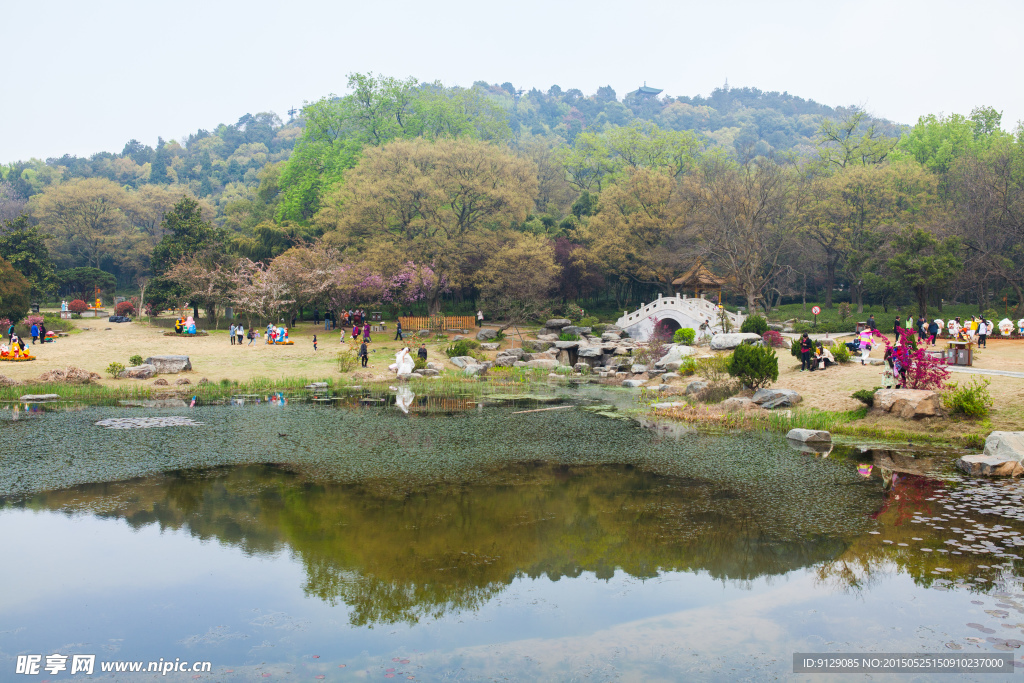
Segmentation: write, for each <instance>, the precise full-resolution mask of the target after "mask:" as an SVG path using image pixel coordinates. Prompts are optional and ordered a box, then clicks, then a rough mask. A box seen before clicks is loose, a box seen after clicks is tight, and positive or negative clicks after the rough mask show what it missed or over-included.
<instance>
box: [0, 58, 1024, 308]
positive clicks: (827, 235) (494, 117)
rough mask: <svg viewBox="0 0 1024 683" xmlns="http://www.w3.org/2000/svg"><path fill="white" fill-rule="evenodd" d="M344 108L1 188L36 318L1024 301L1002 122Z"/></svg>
mask: <svg viewBox="0 0 1024 683" xmlns="http://www.w3.org/2000/svg"><path fill="white" fill-rule="evenodd" d="M347 85H348V91H349V92H350V94H348V95H345V96H342V97H336V96H327V97H324V98H322V99H321V100H318V101H315V102H311V103H308V104H307V105H306V106H305V107H303V109H302V111H301V112H300V113H298V115H297V116H296V117H295V118H294V119H293V120H291V121H289V122H288V123H284V122H282V121H281V119H279V118H278V117H277V116H276V115H274V114H270V113H260V114H256V115H255V116H253V115H249V114H246V115H245V116H243V117H242V118H240V119H239V120H238V121H237V122H236V123H235V124H232V125H220V126H218V127H217V128H216V129H215V130H214V131H212V132H208V131H204V130H200V131H198V132H197V133H195V134H194V135H190V136H188V138H187V139H185V140H182V141H173V140H172V141H167V142H165V141H164V140H162V139H161V140H159V141H158V144H157V146H156V148H151V147H148V146H146V145H143V144H141V143H139V142H138V141H135V140H132V141H130V142H128V143H127V144H126V145H125V147H124V149H123V150H122V151H121V152H119V153H100V154H96V155H94V156H92V157H90V158H88V159H85V158H77V157H70V156H65V157H62V158H60V159H47V160H46V161H45V162H44V161H40V160H34V159H33V160H30V161H27V162H16V163H11V164H8V165H5V166H0V221H2V226H3V227H2V230H0V257H3V258H5V259H7V260H8V261H10V262H11V263H13V264H14V265H15V267H16V268H18V269H19V270H21V271H22V273H23V274H24V275H25V276H26V277H27V278H28V279H29V281H30V282H31V283H32V286H33V288H34V289H35V291H36V294H35V296H36V297H37V298H38V297H39V296H43V295H45V294H46V293H50V294H55V293H56V292H58V291H65V292H67V291H69V287H75V286H79V285H80V283H81V280H82V277H83V271H82V269H83V268H93V269H97V270H98V271H103V272H106V273H110V274H111V275H112V276H113V279H114V280H116V286H117V287H118V288H120V290H122V291H123V290H126V289H128V290H133V289H135V288H136V287H137V286H138V285H139V284H140V283H146V282H149V280H150V279H153V282H152V285H151V289H150V296H147V300H150V301H151V302H152V303H154V305H156V306H157V308H161V307H166V306H170V305H174V304H179V303H181V302H182V301H184V300H191V301H193V302H195V301H199V300H201V301H202V302H205V305H206V306H207V307H208V308H213V309H216V307H217V306H218V305H220V306H223V305H232V304H233V305H235V306H236V307H237V306H238V305H239V300H240V299H241V298H243V297H242V294H240V292H242V290H243V289H244V290H245V291H246V292H247V294H246V295H245V296H246V297H250V298H251V297H256V298H259V297H260V296H263V299H261V301H263V303H261V304H260V305H261V306H263V307H265V308H266V307H268V306H269V308H268V309H267V311H268V312H269V311H271V309H273V308H274V306H275V305H276V306H278V307H279V308H298V307H302V306H319V307H321V308H324V309H326V308H330V307H331V306H335V305H338V306H344V305H359V304H363V305H381V304H392V305H395V306H404V307H406V308H408V307H422V308H427V309H429V310H432V311H436V310H442V309H445V308H449V309H451V308H453V307H459V306H464V305H469V303H470V302H473V303H472V305H485V306H490V307H491V308H492V309H493V310H494V312H495V313H504V314H508V315H511V314H513V313H514V314H516V315H524V316H525V315H527V314H528V313H529V312H530V310H531V306H525V305H524V302H527V301H530V302H536V303H539V304H543V305H544V306H548V307H553V308H557V307H559V306H561V305H565V304H567V303H569V302H579V303H582V304H585V305H586V306H587V307H588V308H595V307H596V308H601V307H606V308H608V309H620V308H622V307H625V306H628V305H631V304H632V303H636V302H638V301H640V300H644V299H649V298H650V297H652V296H655V295H656V293H658V292H666V293H667V292H671V291H672V289H673V287H672V284H671V283H672V280H673V279H674V278H675V277H677V276H678V275H680V274H681V273H682V272H684V271H686V270H687V269H688V268H689V267H690V266H692V265H693V264H695V263H696V262H698V261H700V262H704V263H706V264H707V265H708V266H709V267H711V268H712V269H713V270H714V271H715V272H717V273H718V274H720V275H722V276H723V277H726V278H728V279H729V282H730V285H729V290H730V292H731V295H732V296H733V297H734V302H735V303H742V304H743V305H746V306H750V307H755V306H771V305H777V304H778V303H779V302H780V301H783V300H784V299H785V298H787V297H796V296H800V297H803V296H808V295H809V296H812V297H813V296H816V295H817V294H818V293H820V294H821V296H822V297H823V298H824V299H825V302H826V305H828V306H831V305H832V303H833V300H838V299H840V298H842V299H847V300H852V301H854V302H858V303H860V302H863V301H864V300H865V299H867V300H870V301H875V302H882V303H885V304H886V305H888V304H897V305H898V304H902V303H907V302H914V303H917V304H918V305H920V306H924V305H927V304H936V303H940V302H941V300H942V299H944V298H945V299H950V298H957V299H959V300H961V301H972V302H977V303H978V305H979V307H987V306H989V305H991V302H992V301H993V300H995V299H999V300H1001V298H1002V296H1004V295H1005V296H1007V297H1008V298H1009V300H1010V301H1012V302H1015V303H1017V304H1019V303H1021V302H1022V301H1024V293H1022V279H1024V278H1022V269H1024V250H1022V247H1021V243H1022V242H1021V237H1022V236H1024V223H1022V218H1021V217H1022V216H1024V155H1022V143H1024V140H1022V135H1021V131H1020V129H1018V130H1017V131H1016V133H1015V134H1010V133H1007V132H1004V131H1003V130H1002V129H1001V127H1000V124H1001V121H1000V115H999V113H998V112H995V111H993V110H991V109H989V108H984V107H979V108H977V109H975V110H974V111H973V112H971V114H970V115H969V116H961V115H949V116H933V115H927V116H923V117H922V118H921V119H920V120H919V122H918V123H917V125H916V126H913V127H906V126H897V125H894V124H892V123H890V122H888V121H884V120H879V119H874V118H872V117H870V116H869V115H867V114H866V113H865V112H863V111H860V110H858V109H857V108H856V107H838V108H832V107H829V106H825V105H822V104H818V103H816V102H814V101H811V100H804V99H801V98H799V97H794V96H792V95H789V94H788V93H781V94H780V93H777V92H773V93H765V92H761V91H758V90H756V89H751V88H742V89H737V88H728V87H727V86H726V87H722V88H719V89H716V90H715V91H714V92H712V93H711V95H710V96H708V97H706V98H705V97H700V96H697V97H692V98H691V97H675V98H673V97H664V96H661V94H660V91H657V90H656V89H654V88H648V87H643V88H639V89H638V90H637V91H634V92H631V93H628V94H625V95H623V96H619V95H618V94H617V93H615V91H614V90H612V89H611V88H610V87H604V88H599V89H598V91H597V92H596V93H593V94H589V95H585V94H584V93H582V92H581V91H579V90H576V89H567V90H562V89H561V88H559V87H558V86H552V87H551V88H550V89H548V91H547V92H541V91H539V90H529V91H523V90H520V89H517V88H515V87H514V86H513V85H512V84H510V83H503V84H500V85H491V84H487V83H483V82H478V83H476V84H474V85H473V87H471V88H450V87H444V86H442V85H441V84H438V83H422V82H419V81H418V80H416V79H405V80H402V79H396V78H390V77H383V76H372V75H363V74H353V75H352V76H351V77H350V79H349V82H348V84H347ZM183 197H185V198H187V200H188V201H184V202H183V201H182V198H183ZM186 245H187V248H186ZM94 276H95V277H99V276H98V275H95V273H94ZM257 285H259V287H263V288H264V290H266V291H263V294H262V295H261V294H259V292H257V291H256V290H258V289H259V287H257ZM245 288H248V289H245ZM254 288H255V289H254ZM271 290H272V291H273V292H276V294H274V296H271V297H270V298H269V299H267V292H269V291H271ZM267 301H269V302H270V303H267ZM274 302H276V303H274ZM346 302H348V304H346ZM461 302H466V303H461ZM243 305H244V304H243ZM533 308H535V307H533ZM534 312H536V311H534Z"/></svg>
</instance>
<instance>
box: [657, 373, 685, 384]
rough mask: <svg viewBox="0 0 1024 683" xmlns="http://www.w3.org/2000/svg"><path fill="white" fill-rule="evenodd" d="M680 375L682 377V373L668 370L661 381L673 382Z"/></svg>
mask: <svg viewBox="0 0 1024 683" xmlns="http://www.w3.org/2000/svg"><path fill="white" fill-rule="evenodd" d="M680 377H681V375H679V374H677V373H675V372H666V373H665V374H664V375H662V376H661V381H662V382H671V381H672V380H674V379H679V378H680Z"/></svg>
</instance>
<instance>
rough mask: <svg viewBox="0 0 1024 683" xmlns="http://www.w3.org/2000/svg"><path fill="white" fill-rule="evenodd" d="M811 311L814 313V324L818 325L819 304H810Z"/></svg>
mask: <svg viewBox="0 0 1024 683" xmlns="http://www.w3.org/2000/svg"><path fill="white" fill-rule="evenodd" d="M811 313H813V314H814V326H815V327H817V326H818V314H819V313H821V306H812V307H811Z"/></svg>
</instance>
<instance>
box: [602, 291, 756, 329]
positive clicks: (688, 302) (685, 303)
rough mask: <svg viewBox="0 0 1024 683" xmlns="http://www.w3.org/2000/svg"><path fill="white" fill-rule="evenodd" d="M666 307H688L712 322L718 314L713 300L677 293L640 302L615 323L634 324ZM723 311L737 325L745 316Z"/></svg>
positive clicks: (627, 325) (620, 325)
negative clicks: (648, 301)
mask: <svg viewBox="0 0 1024 683" xmlns="http://www.w3.org/2000/svg"><path fill="white" fill-rule="evenodd" d="M666 308H676V309H688V310H690V311H694V312H696V313H697V314H698V315H702V314H703V315H707V316H708V317H709V318H710V319H711V321H712V323H714V322H715V321H716V320H717V319H718V316H719V315H720V311H719V310H718V304H716V303H714V302H713V301H708V300H707V299H704V298H703V297H702V298H696V299H695V298H690V297H687V296H685V295H683V296H680V295H679V294H676V295H675V296H674V297H663V296H658V298H657V299H655V300H654V301H652V302H651V303H649V304H641V306H640V307H639V308H637V309H636V310H635V311H633V312H632V313H630V312H629V311H623V312H622V317H621V318H619V320H618V321H617V323H616V324H617V325H618V326H619V327H629V326H630V325H635V324H636V323H638V322H640V321H641V320H643V319H644V318H647V317H649V316H651V315H655V314H657V313H658V312H659V311H661V310H665V309H666ZM725 313H726V315H727V316H728V318H729V322H730V323H732V324H733V325H737V326H738V325H740V324H742V322H743V319H744V317H745V316H743V315H740V314H738V313H731V312H729V311H726V312H725Z"/></svg>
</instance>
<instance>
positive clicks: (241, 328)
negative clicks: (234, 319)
mask: <svg viewBox="0 0 1024 683" xmlns="http://www.w3.org/2000/svg"><path fill="white" fill-rule="evenodd" d="M228 334H229V335H230V336H231V345H232V346H234V345H235V344H238V346H241V345H242V339H243V338H244V337H245V325H243V324H242V323H238V324H237V325H236V324H234V323H231V329H230V330H228ZM252 342H253V337H252V330H249V344H250V345H251V344H252Z"/></svg>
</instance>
